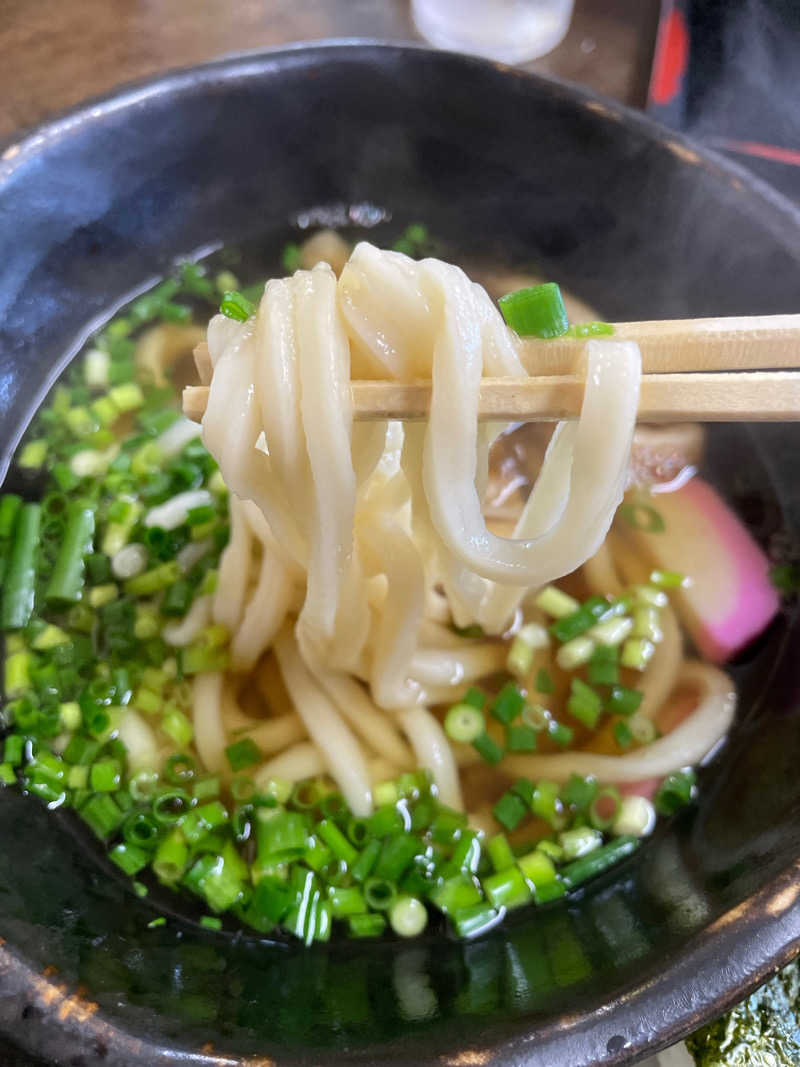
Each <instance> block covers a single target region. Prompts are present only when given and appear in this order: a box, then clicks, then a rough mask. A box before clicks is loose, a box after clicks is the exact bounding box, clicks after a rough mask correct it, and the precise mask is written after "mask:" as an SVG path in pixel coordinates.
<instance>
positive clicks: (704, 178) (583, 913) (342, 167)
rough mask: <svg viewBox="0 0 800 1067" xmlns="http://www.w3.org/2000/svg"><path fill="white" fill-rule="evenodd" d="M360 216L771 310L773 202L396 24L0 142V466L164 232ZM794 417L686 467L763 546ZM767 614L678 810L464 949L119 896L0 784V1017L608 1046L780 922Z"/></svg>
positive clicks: (326, 1055)
mask: <svg viewBox="0 0 800 1067" xmlns="http://www.w3.org/2000/svg"><path fill="white" fill-rule="evenodd" d="M377 209H382V210H388V211H389V212H393V213H394V215H395V216H396V217H397V218H400V219H403V220H406V221H411V220H422V221H424V222H426V223H427V224H428V225H429V226H430V228H431V229H432V230H433V231H435V232H436V233H437V234H438V235H440V236H441V237H442V238H443V239H444V240H446V241H447V242H448V243H449V244H450V245H451V246H452V247H454V248H456V249H459V250H461V251H462V252H463V253H464V254H465V255H467V256H470V257H472V258H487V259H490V260H494V261H505V262H508V263H509V264H510V265H514V266H519V267H525V266H529V265H534V266H535V267H537V268H538V269H539V270H540V271H541V272H543V273H544V274H546V275H548V276H550V277H552V278H555V279H556V280H558V281H560V282H562V283H564V284H565V285H566V286H567V287H569V288H570V289H571V290H573V291H574V292H576V293H577V294H578V295H579V296H581V297H582V298H583V299H585V300H586V301H588V302H589V303H591V304H593V305H595V306H596V307H598V308H600V309H602V311H603V313H604V314H605V315H606V316H607V317H609V318H612V319H613V318H618V319H625V318H626V317H627V318H649V317H659V316H662V317H670V316H684V315H705V314H739V313H747V312H781V311H789V310H792V309H794V308H796V306H797V304H796V301H797V292H798V291H799V289H798V286H799V283H800V219H799V218H798V215H797V214H796V213H795V212H794V211H793V210H792V209H791V208H790V207H789V206H788V204H786V203H785V202H783V201H781V200H780V199H779V198H778V197H776V196H774V195H773V194H771V193H769V191H767V190H766V188H765V187H762V186H759V185H758V184H757V183H756V182H754V181H753V180H752V179H750V178H749V177H747V176H746V175H745V174H744V172H742V171H739V170H736V169H735V168H732V167H730V166H727V165H725V164H723V163H722V162H721V161H720V160H718V159H715V158H713V157H709V156H706V155H704V154H702V153H700V152H699V151H697V150H696V149H695V148H693V147H692V146H691V145H690V144H687V143H686V142H685V141H683V140H682V139H680V138H678V137H676V136H675V135H673V134H671V133H668V132H667V131H665V130H661V129H660V128H658V127H656V126H654V125H653V124H651V123H650V122H648V121H646V120H644V119H642V118H641V117H638V116H635V115H634V114H633V113H631V112H628V111H625V110H624V109H622V108H619V107H617V106H615V105H612V104H609V103H605V102H603V101H601V100H598V99H597V98H595V97H592V96H589V95H586V94H582V93H580V92H577V91H575V90H572V89H569V88H566V87H563V86H561V85H558V84H553V83H551V82H547V81H543V80H541V79H537V78H534V77H531V76H528V75H524V74H520V73H518V72H515V71H512V70H508V69H505V68H501V67H497V66H494V65H491V64H488V63H483V62H481V61H477V60H473V59H468V58H465V57H459V56H453V55H446V54H441V53H434V52H429V51H424V50H418V49H415V48H403V47H386V46H377V45H370V44H362V45H347V46H314V47H306V48H298V49H294V50H288V51H283V52H277V53H271V54H264V55H258V56H246V57H242V58H236V59H231V60H226V61H223V62H221V63H217V64H212V65H210V66H206V67H203V68H199V69H196V70H193V71H189V72H185V73H179V74H176V75H174V76H170V77H167V78H164V79H162V80H159V81H157V82H153V83H149V84H145V85H143V86H141V87H137V88H133V89H130V90H126V91H124V92H123V93H121V94H120V95H118V96H116V97H113V98H110V99H108V100H105V101H101V102H99V103H97V104H96V105H95V106H90V107H87V108H86V109H85V110H81V111H78V112H75V113H73V114H71V115H70V116H68V117H66V118H64V119H63V120H59V121H57V122H55V123H53V124H51V125H49V126H47V127H45V128H43V129H42V130H40V131H37V132H36V133H35V134H33V135H32V136H30V137H28V138H27V139H25V140H22V141H21V142H19V143H12V144H10V145H8V146H7V147H6V150H5V152H4V154H3V155H2V157H0V248H2V249H3V256H2V259H0V408H2V412H3V417H2V425H0V452H1V453H2V455H3V457H4V460H3V466H2V467H0V476H1V475H2V473H3V471H4V469H5V464H7V461H8V456H9V454H10V451H11V449H12V447H13V445H14V443H15V442H16V441H17V439H18V437H19V434H20V433H21V432H22V429H23V428H24V425H25V424H26V422H27V420H28V418H29V416H30V412H31V410H32V409H33V407H34V406H35V404H36V403H37V402H38V401H39V400H40V398H41V397H42V395H43V392H44V390H45V388H46V385H47V384H48V383H49V382H51V381H52V380H53V377H54V376H55V374H56V373H57V372H58V371H59V370H60V369H61V368H62V367H63V366H64V364H65V362H66V360H67V359H68V358H70V356H71V355H72V354H74V352H75V351H76V350H77V348H78V347H79V345H80V343H81V341H82V339H83V338H85V337H86V335H87V332H88V331H89V329H90V328H91V325H92V323H95V324H96V322H97V321H98V319H99V318H102V317H104V316H106V315H107V314H108V313H109V311H110V309H112V308H114V306H116V305H118V304H119V303H120V302H122V301H123V300H124V299H125V298H126V296H128V295H129V294H130V293H131V292H132V291H134V290H135V289H137V287H141V286H142V285H144V284H145V283H146V282H148V280H150V279H153V278H154V277H156V276H158V275H159V274H160V273H162V272H163V271H164V270H165V269H167V268H168V266H169V264H170V262H171V261H172V260H173V259H174V258H175V257H176V256H178V255H181V254H187V253H191V252H194V251H196V250H198V249H201V248H205V247H209V246H215V245H217V244H219V243H223V242H224V243H241V242H243V241H244V242H246V241H248V240H250V239H252V238H253V237H254V236H255V235H268V234H269V233H271V232H273V233H278V232H280V233H285V232H286V227H287V223H289V222H291V221H292V220H294V221H295V222H297V221H298V220H299V221H300V222H301V223H304V222H308V221H311V222H313V221H314V220H328V219H333V220H334V221H335V220H337V219H344V220H348V221H350V222H351V223H352V222H355V223H357V224H360V225H368V224H369V223H370V222H371V221H373V220H374V219H375V218H376V217H378V215H379V214H380V211H378V210H377ZM797 443H798V432H797V431H796V429H795V428H794V427H790V426H785V427H762V428H759V429H754V428H746V429H745V428H741V427H740V428H735V429H734V428H730V427H722V426H720V427H717V428H715V430H714V432H712V433H711V435H710V451H709V464H710V466H711V469H712V471H713V474H714V477H715V478H716V479H717V480H718V481H720V482H721V483H722V484H723V485H724V486H725V488H726V489H727V491H728V492H729V494H730V495H731V496H732V498H733V499H734V501H735V503H736V506H737V507H738V508H739V509H740V510H741V511H742V512H743V513H744V514H745V515H746V516H747V517H748V519H749V520H750V522H751V523H752V524H753V526H754V528H755V529H756V530H757V532H758V533H759V534H760V536H761V537H762V539H763V540H764V541H765V543H766V542H770V541H771V540H772V541H773V542H774V541H775V539H777V538H783V539H784V541H785V539H786V538H787V536H788V537H789V538H793V537H794V531H795V530H796V527H797V517H798V503H799V502H800V498H799V497H798V489H797V483H796V478H795V477H794V472H793V469H792V466H793V465H792V456H793V455H794V452H795V449H796V448H797ZM781 531H782V532H781ZM794 631H795V625H794V619H793V617H792V616H791V614H786V615H785V616H783V617H782V618H781V619H780V620H779V621H778V622H777V623H776V624H775V625H774V626H773V627H772V628H771V630H770V631H769V633H768V634H767V635H765V636H764V638H762V639H761V640H760V641H759V643H758V644H757V645H756V646H755V647H754V648H752V649H750V650H749V651H748V652H747V654H746V655H745V656H743V657H742V662H741V663H739V664H738V665H737V668H736V670H737V677H738V678H739V680H740V683H741V686H742V690H741V691H742V700H741V708H740V714H739V717H738V720H737V725H736V728H735V730H734V732H733V736H732V738H731V741H730V743H729V744H728V745H727V746H726V747H725V749H724V750H723V752H722V753H721V755H720V756H719V757H718V758H717V759H716V760H715V762H714V763H713V764H712V765H711V766H710V767H709V768H708V769H707V770H706V771H705V772H704V775H703V777H704V783H703V784H704V790H703V793H702V799H701V801H700V804H699V806H698V808H697V809H695V810H692V811H689V812H686V813H685V814H684V815H683V816H682V817H680V818H679V819H677V820H675V821H674V822H672V823H671V824H669V825H667V826H664V827H661V828H660V829H659V830H658V831H657V833H656V835H655V836H654V838H653V839H652V840H650V841H649V842H648V843H647V844H646V846H645V847H644V848H642V849H641V850H640V852H639V853H638V854H637V855H636V856H635V857H633V858H632V859H631V860H630V861H628V862H626V863H625V864H624V865H623V866H621V867H620V868H618V869H616V870H615V871H613V872H611V873H609V874H608V875H606V876H604V877H603V878H601V879H599V880H598V881H596V882H594V883H592V884H591V885H590V886H589V887H588V888H587V889H586V890H585V891H584V892H583V893H582V894H580V895H578V896H577V897H575V898H574V899H570V900H569V902H567V903H561V904H558V905H556V906H552V907H548V908H545V909H540V910H538V911H533V912H531V911H524V912H521V913H517V914H515V915H514V916H513V917H512V918H511V919H509V921H508V922H507V923H506V924H505V925H504V926H503V927H501V928H500V929H497V930H495V931H494V932H492V933H490V934H488V935H486V936H484V937H483V938H481V939H479V940H477V941H475V942H472V943H469V944H460V943H458V942H456V941H453V940H441V939H434V938H427V939H426V938H423V939H421V940H420V941H418V942H415V943H413V944H408V943H398V942H393V941H386V942H379V943H338V944H332V945H330V946H323V947H314V948H312V949H311V950H304V949H300V948H295V947H287V946H286V945H270V944H266V943H262V942H259V941H258V940H257V939H255V938H251V937H249V936H247V935H245V934H242V935H239V936H231V935H229V934H217V933H213V932H209V931H207V930H203V929H201V928H200V927H199V926H197V925H196V924H195V923H194V922H193V921H192V920H191V918H189V917H186V916H184V917H181V909H182V908H183V904H182V902H181V901H180V900H178V899H176V898H173V897H171V896H170V895H164V896H159V895H158V894H157V895H156V897H155V898H148V899H146V900H139V899H138V898H136V897H135V896H134V895H133V894H132V893H131V892H130V890H129V888H128V885H127V882H126V881H125V879H124V878H122V877H121V876H120V875H119V874H118V873H115V871H114V870H112V868H111V867H110V865H109V864H108V863H107V862H106V861H105V860H104V859H103V857H101V856H100V854H99V852H98V850H97V849H96V848H95V847H94V845H93V844H92V843H91V842H88V841H87V839H86V837H85V835H83V833H82V832H81V831H79V830H78V828H77V827H76V826H75V824H74V823H73V821H72V820H71V819H70V817H69V816H61V815H56V816H55V817H54V816H53V815H51V814H49V813H47V812H46V811H44V810H43V808H42V807H41V806H40V805H39V803H38V802H36V801H33V800H30V799H27V798H23V797H21V796H18V795H16V794H14V793H8V792H5V793H3V795H2V796H0V841H2V847H3V851H4V854H5V862H3V863H2V864H0V935H1V936H2V938H3V939H4V940H3V941H2V944H1V945H0V1030H2V1031H3V1032H4V1033H5V1034H6V1035H8V1036H10V1037H11V1038H12V1039H13V1040H14V1041H15V1042H17V1043H19V1045H20V1046H22V1047H23V1048H25V1049H27V1050H29V1051H31V1052H33V1053H36V1054H38V1055H41V1056H42V1057H44V1058H46V1059H47V1060H48V1061H49V1062H53V1063H58V1064H69V1065H72V1067H89V1065H95V1064H105V1065H110V1064H114V1065H117V1064H148V1065H151V1064H162V1063H163V1064H168V1063H169V1064H187V1065H188V1064H192V1065H197V1067H204V1065H209V1067H210V1065H212V1064H220V1065H221V1064H225V1065H230V1064H232V1063H242V1064H245V1063H246V1064H250V1065H252V1067H255V1065H257V1064H262V1065H267V1064H272V1063H276V1064H281V1065H284V1064H285V1065H289V1064H298V1065H299V1064H307V1065H320V1064H333V1063H353V1064H355V1063H397V1064H414V1065H418V1067H422V1065H426V1064H434V1063H435V1064H440V1065H453V1067H456V1065H465V1067H466V1065H473V1064H474V1065H484V1064H485V1065H490V1064H509V1065H510V1064H522V1063H526V1064H531V1065H536V1067H553V1065H554V1064H569V1065H570V1067H589V1065H590V1064H591V1065H596V1064H624V1063H632V1062H634V1060H635V1059H636V1058H637V1057H639V1056H640V1055H642V1054H644V1052H645V1051H647V1050H654V1049H655V1048H657V1047H661V1046H663V1045H666V1044H667V1043H669V1042H671V1041H672V1040H675V1039H677V1038H678V1037H680V1036H681V1035H683V1034H684V1033H686V1032H687V1031H688V1030H690V1029H691V1028H693V1027H695V1026H697V1025H698V1024H699V1023H701V1022H703V1021H704V1020H706V1019H707V1018H709V1017H710V1016H711V1015H713V1014H714V1013H717V1012H719V1011H720V1010H722V1008H723V1007H725V1006H726V1005H727V1004H728V1003H730V1002H731V1001H733V1000H734V999H736V998H737V997H739V996H741V995H743V994H744V993H745V992H746V991H747V990H748V989H749V988H750V987H751V986H752V985H753V984H754V983H756V982H757V981H758V980H759V979H760V978H761V977H763V976H764V975H765V974H766V973H767V972H768V971H769V970H770V968H772V967H774V966H776V965H777V964H779V963H780V962H782V961H783V960H784V959H785V958H787V956H788V954H789V953H790V952H791V951H792V950H793V949H794V948H795V947H796V946H797V944H798V941H800V908H798V904H797V896H798V875H797V872H798V864H800V821H799V820H798V818H797V814H798V809H799V808H800V776H799V775H798V774H797V767H798V764H799V763H800V722H798V718H799V716H798V688H800V661H799V660H798V656H797V649H798V642H797V635H796V634H795V632H794ZM158 914H166V915H168V916H170V921H169V922H168V923H167V925H166V926H165V927H162V928H161V929H155V930H148V929H147V923H148V922H149V921H150V920H151V919H152V918H153V917H154V916H155V915H158Z"/></svg>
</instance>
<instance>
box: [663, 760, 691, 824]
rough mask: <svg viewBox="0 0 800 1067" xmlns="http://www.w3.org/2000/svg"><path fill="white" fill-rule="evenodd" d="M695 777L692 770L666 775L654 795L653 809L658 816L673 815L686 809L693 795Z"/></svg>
mask: <svg viewBox="0 0 800 1067" xmlns="http://www.w3.org/2000/svg"><path fill="white" fill-rule="evenodd" d="M696 782H697V776H696V775H695V773H694V771H692V770H685V771H676V772H674V773H673V774H668V775H667V777H666V778H665V779H664V781H663V782H662V783H661V785H660V786H659V789H658V792H657V793H656V795H655V801H654V803H655V808H656V811H657V812H658V814H659V815H674V814H675V812H676V811H679V810H680V809H681V808H684V807H686V805H687V804H689V803H690V802H691V801H692V799H693V797H694V794H695V786H696Z"/></svg>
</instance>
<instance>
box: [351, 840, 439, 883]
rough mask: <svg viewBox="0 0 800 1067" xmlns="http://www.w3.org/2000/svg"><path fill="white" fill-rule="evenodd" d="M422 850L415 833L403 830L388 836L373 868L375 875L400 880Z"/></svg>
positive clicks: (395, 880) (394, 880)
mask: <svg viewBox="0 0 800 1067" xmlns="http://www.w3.org/2000/svg"><path fill="white" fill-rule="evenodd" d="M420 851H421V844H420V841H419V840H418V839H417V838H416V837H414V836H413V834H409V833H405V832H402V833H399V834H395V836H394V837H389V838H387V839H386V840H385V841H384V843H383V847H382V849H381V854H380V856H379V857H378V862H377V863H376V864H375V867H374V869H373V875H374V876H375V877H376V878H383V879H387V880H391V881H393V882H397V881H399V880H400V878H401V877H402V875H403V873H404V872H405V871H406V870H407V869H408V867H409V865H410V863H411V861H412V860H413V859H414V857H415V856H416V855H417V853H418V852H420ZM342 858H344V857H342ZM354 858H355V857H354Z"/></svg>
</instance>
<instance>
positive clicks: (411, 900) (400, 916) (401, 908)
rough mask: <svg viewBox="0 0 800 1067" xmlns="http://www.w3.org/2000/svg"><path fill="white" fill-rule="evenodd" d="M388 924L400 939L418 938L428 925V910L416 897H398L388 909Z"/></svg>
mask: <svg viewBox="0 0 800 1067" xmlns="http://www.w3.org/2000/svg"><path fill="white" fill-rule="evenodd" d="M389 923H390V925H391V927H392V929H393V930H394V932H395V933H396V934H399V935H400V937H418V936H419V935H420V934H421V933H422V931H423V930H424V929H425V927H426V926H427V925H428V909H427V908H426V907H425V905H424V904H423V903H422V901H421V900H418V899H417V897H410V896H399V897H398V898H397V899H396V900H395V901H394V902H393V903H392V905H391V907H390V908H389Z"/></svg>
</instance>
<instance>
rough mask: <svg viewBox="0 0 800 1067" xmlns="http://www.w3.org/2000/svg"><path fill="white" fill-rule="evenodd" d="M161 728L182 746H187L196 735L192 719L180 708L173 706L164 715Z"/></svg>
mask: <svg viewBox="0 0 800 1067" xmlns="http://www.w3.org/2000/svg"><path fill="white" fill-rule="evenodd" d="M161 729H162V730H163V731H164V733H165V734H166V735H167V736H168V737H171V738H172V740H173V741H174V742H175V744H176V745H179V746H180V747H181V748H185V747H186V745H188V744H189V742H190V741H191V740H192V738H193V737H194V727H193V726H192V723H191V720H190V719H189V718H188V716H186V715H184V713H183V712H182V711H180V709H178V708H172V709H170V710H169V711H168V712H167V713H166V714H165V715H164V717H163V719H162V720H161Z"/></svg>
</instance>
